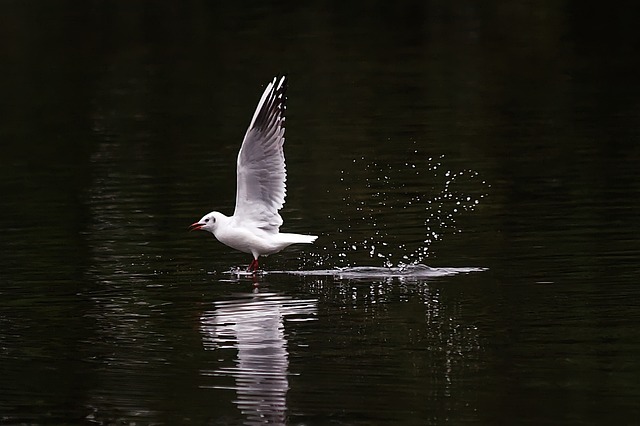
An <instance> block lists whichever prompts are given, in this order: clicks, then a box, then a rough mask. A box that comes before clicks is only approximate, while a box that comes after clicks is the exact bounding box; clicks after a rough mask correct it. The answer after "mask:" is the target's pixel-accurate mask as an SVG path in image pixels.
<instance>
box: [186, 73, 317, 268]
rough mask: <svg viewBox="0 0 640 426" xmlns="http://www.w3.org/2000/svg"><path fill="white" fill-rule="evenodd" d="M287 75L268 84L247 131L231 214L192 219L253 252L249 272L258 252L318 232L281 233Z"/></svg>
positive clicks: (271, 250) (255, 264)
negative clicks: (304, 233)
mask: <svg viewBox="0 0 640 426" xmlns="http://www.w3.org/2000/svg"><path fill="white" fill-rule="evenodd" d="M286 90H287V77H286V76H281V77H279V78H278V77H274V79H273V80H272V81H271V82H270V83H269V84H268V85H267V87H266V88H265V90H264V93H263V94H262V97H261V98H260V102H258V107H257V108H256V111H255V112H254V113H253V118H252V119H251V124H249V128H248V129H247V133H246V134H245V135H244V140H243V141H242V146H241V147H240V152H239V153H238V162H237V188H236V207H235V211H234V212H233V216H225V215H224V214H222V213H220V212H217V211H213V212H211V213H208V214H206V215H204V216H203V217H202V219H200V220H199V221H197V222H195V223H193V224H191V225H190V226H189V229H190V230H192V231H195V230H202V231H209V232H211V233H212V234H213V235H214V236H215V237H216V239H217V240H218V241H220V242H221V243H223V244H225V245H227V246H229V247H231V248H234V249H236V250H239V251H241V252H244V253H250V254H251V255H252V256H253V261H252V262H251V264H250V265H249V267H248V269H247V270H248V271H253V272H254V273H255V272H256V271H257V270H258V257H260V256H268V255H270V254H274V253H278V252H279V251H281V250H282V249H284V248H285V247H288V246H290V245H291V244H299V243H302V244H311V243H313V242H314V241H315V240H316V238H318V237H317V236H315V235H301V234H289V233H282V232H280V226H281V225H282V217H281V216H280V214H279V213H278V211H279V210H280V209H281V208H282V207H283V206H284V197H285V195H286V185H285V181H286V179H287V171H286V168H285V162H284V150H283V146H284V119H285V117H284V112H285V110H286V105H285V101H286V95H285V92H286Z"/></svg>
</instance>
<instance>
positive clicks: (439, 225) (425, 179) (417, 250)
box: [305, 149, 490, 271]
mask: <svg viewBox="0 0 640 426" xmlns="http://www.w3.org/2000/svg"><path fill="white" fill-rule="evenodd" d="M407 154H408V158H410V160H397V161H395V162H393V163H379V162H376V161H368V160H367V159H366V158H365V157H364V156H362V157H360V158H359V159H354V160H353V167H352V168H351V169H350V170H342V171H341V176H340V182H341V183H342V185H343V194H342V201H343V202H344V207H343V209H342V210H341V211H340V212H339V214H338V215H335V216H334V215H331V216H329V219H330V220H332V221H333V222H335V223H336V230H337V232H336V234H335V235H330V236H331V237H332V239H333V242H332V244H331V245H330V246H325V247H322V248H320V250H319V251H316V252H315V253H311V254H310V257H311V266H312V267H315V268H318V267H323V266H324V267H326V266H327V265H331V266H337V267H354V266H357V265H362V264H366V263H369V264H370V263H371V262H372V260H373V261H374V263H378V264H379V265H382V267H383V268H385V270H387V271H388V270H389V269H390V268H399V269H403V268H406V267H407V266H419V265H421V264H422V263H424V262H425V260H426V259H427V258H429V257H430V255H432V254H433V249H432V247H433V245H434V243H436V242H440V241H442V240H443V239H444V238H445V237H446V236H447V235H451V234H456V233H461V232H462V228H461V227H460V226H459V225H458V224H457V219H458V218H459V217H460V216H461V215H464V214H468V213H470V212H472V211H474V210H475V209H476V208H477V207H478V206H479V204H480V202H481V200H482V199H483V198H485V197H486V196H487V195H488V188H489V187H490V185H489V184H487V183H486V182H485V181H484V180H482V179H481V178H480V177H479V173H478V172H476V171H474V170H470V169H461V170H453V167H451V166H449V165H448V164H446V162H445V161H444V158H445V156H444V155H440V156H439V157H437V158H434V157H426V156H421V155H420V153H419V152H418V150H415V149H414V150H411V152H409V153H407ZM305 266H308V265H305ZM422 266H424V265H422Z"/></svg>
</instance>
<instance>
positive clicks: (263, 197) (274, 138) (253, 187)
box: [233, 76, 287, 232]
mask: <svg viewBox="0 0 640 426" xmlns="http://www.w3.org/2000/svg"><path fill="white" fill-rule="evenodd" d="M286 89H287V77H286V76H282V77H280V78H278V77H275V78H274V79H273V81H271V82H270V83H269V84H268V85H267V87H266V89H265V90H264V93H263V94H262V97H261V98H260V102H259V103H258V107H257V108H256V112H255V113H254V114H253V118H252V119H251V124H250V125H249V128H248V129H247V133H246V134H245V135H244V141H242V147H241V148H240V152H239V153H238V166H237V173H238V187H237V193H236V208H235V212H234V214H233V215H234V216H235V217H237V218H238V219H240V220H242V221H243V222H246V223H253V225H254V226H256V227H259V228H262V229H264V230H267V231H272V232H278V229H279V227H280V225H282V218H281V217H280V214H278V210H280V209H281V208H282V206H283V205H284V197H285V194H286V186H285V181H286V179H287V171H286V169H285V163H284V150H283V145H284V112H285V108H286V106H285V101H286V96H285V92H286Z"/></svg>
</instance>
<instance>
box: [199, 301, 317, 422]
mask: <svg viewBox="0 0 640 426" xmlns="http://www.w3.org/2000/svg"><path fill="white" fill-rule="evenodd" d="M316 311H317V301H316V300H314V299H298V300H295V299H292V298H290V297H288V296H282V295H278V294H274V293H255V294H252V295H248V297H244V296H243V297H239V298H237V299H233V300H224V301H218V302H215V303H214V309H212V310H211V311H209V312H205V313H204V314H203V316H202V317H201V331H202V341H203V344H204V347H205V349H208V350H219V349H221V348H235V349H236V350H237V352H235V356H236V360H235V366H234V367H227V368H221V369H217V370H215V371H213V372H205V373H206V374H208V375H211V376H213V377H218V376H220V375H230V376H232V377H234V378H235V382H236V392H237V395H238V397H237V399H236V400H235V403H236V404H237V406H238V408H239V409H240V411H242V413H243V414H244V415H245V416H246V422H245V423H244V424H265V423H267V424H285V420H286V414H287V398H286V396H287V391H288V390H289V380H288V375H289V354H288V351H287V335H286V333H285V327H284V324H285V318H286V317H288V316H292V317H294V318H295V319H296V320H297V321H308V320H313V319H315V315H316ZM222 353H224V352H221V354H220V355H218V358H220V357H221V356H222Z"/></svg>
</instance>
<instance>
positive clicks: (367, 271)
mask: <svg viewBox="0 0 640 426" xmlns="http://www.w3.org/2000/svg"><path fill="white" fill-rule="evenodd" d="M486 270H487V269H486V268H473V267H472V268H432V267H430V266H427V265H422V264H416V265H403V266H397V267H375V266H353V267H344V268H334V269H315V270H301V271H270V272H268V274H290V275H300V276H312V277H317V276H330V277H335V278H338V279H381V278H384V279H386V278H400V279H426V278H437V277H444V276H448V275H457V274H468V273H470V272H482V271H486Z"/></svg>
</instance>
